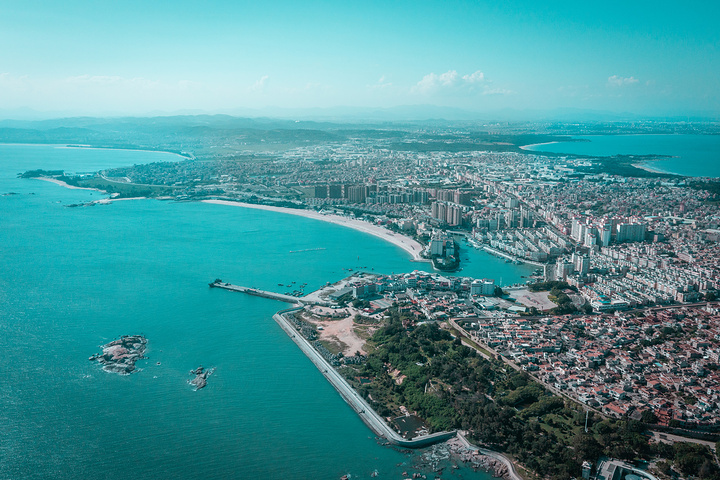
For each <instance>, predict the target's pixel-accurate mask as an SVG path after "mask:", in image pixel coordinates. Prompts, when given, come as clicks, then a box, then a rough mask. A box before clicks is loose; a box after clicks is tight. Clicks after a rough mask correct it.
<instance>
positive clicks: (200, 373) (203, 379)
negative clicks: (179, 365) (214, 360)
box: [188, 366, 215, 391]
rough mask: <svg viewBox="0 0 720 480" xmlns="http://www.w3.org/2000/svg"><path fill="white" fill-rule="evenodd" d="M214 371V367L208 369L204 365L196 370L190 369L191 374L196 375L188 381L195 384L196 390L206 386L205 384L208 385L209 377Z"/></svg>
mask: <svg viewBox="0 0 720 480" xmlns="http://www.w3.org/2000/svg"><path fill="white" fill-rule="evenodd" d="M214 371H215V369H214V368H210V369H207V370H206V369H205V368H203V367H202V366H200V367H198V368H196V369H195V370H190V375H195V378H193V379H191V380H188V383H189V384H190V385H194V386H195V391H198V390H200V389H201V388H205V386H207V379H208V377H209V376H210V375H212V374H213V372H214Z"/></svg>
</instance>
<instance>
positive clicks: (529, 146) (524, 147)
mask: <svg viewBox="0 0 720 480" xmlns="http://www.w3.org/2000/svg"><path fill="white" fill-rule="evenodd" d="M553 143H560V142H543V143H531V144H530V145H522V146H520V147H518V148H519V149H520V150H527V151H528V152H536V151H537V150H532V149H531V147H540V146H542V145H552V144H553Z"/></svg>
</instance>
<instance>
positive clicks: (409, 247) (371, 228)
mask: <svg viewBox="0 0 720 480" xmlns="http://www.w3.org/2000/svg"><path fill="white" fill-rule="evenodd" d="M203 202H204V203H214V204H217V205H231V206H235V207H244V208H254V209H256V210H268V211H271V212H279V213H287V214H289V215H298V216H300V217H305V218H312V219H314V220H320V221H322V222H329V223H334V224H336V225H342V226H344V227H348V228H352V229H355V230H358V231H360V232H365V233H369V234H370V235H374V236H376V237H378V238H381V239H383V240H385V241H386V242H390V243H392V244H393V245H396V246H398V247H400V248H402V249H403V250H405V251H406V252H408V253H409V254H410V255H412V257H413V261H414V262H428V261H429V260H426V259H424V258H422V257H421V256H420V252H421V251H422V245H420V243H418V242H417V241H416V240H414V239H412V238H410V237H407V236H405V235H400V234H398V233H393V232H391V231H390V230H388V229H386V228H384V227H381V226H378V225H373V224H372V223H368V222H366V221H364V220H358V219H354V218H347V217H341V216H340V215H333V214H322V213H318V212H316V211H314V210H303V209H299V208H286V207H273V206H270V205H256V204H252V203H242V202H232V201H229V200H203Z"/></svg>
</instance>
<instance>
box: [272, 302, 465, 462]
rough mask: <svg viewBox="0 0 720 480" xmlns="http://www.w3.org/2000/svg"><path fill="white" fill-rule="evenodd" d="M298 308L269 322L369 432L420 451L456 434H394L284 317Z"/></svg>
mask: <svg viewBox="0 0 720 480" xmlns="http://www.w3.org/2000/svg"><path fill="white" fill-rule="evenodd" d="M301 309H302V307H294V308H288V309H285V310H281V311H279V312H278V313H276V314H275V315H273V319H274V320H275V321H276V322H277V323H278V325H280V328H282V329H283V330H284V331H285V333H287V334H288V336H289V337H290V338H291V339H292V340H293V341H294V342H295V343H296V344H297V346H298V347H300V350H302V351H303V353H305V355H306V356H307V357H308V358H309V359H310V361H311V362H313V364H315V366H316V367H317V368H318V370H320V372H321V373H322V374H323V376H324V377H325V378H326V379H327V380H328V381H329V382H330V384H331V385H332V386H333V387H334V388H335V390H337V391H338V393H339V394H340V396H341V397H342V398H343V399H344V400H345V402H347V404H348V405H350V407H352V409H353V410H355V412H356V413H357V414H358V416H360V419H361V420H362V421H363V422H364V423H365V425H367V426H368V427H369V428H370V430H372V431H373V433H375V435H377V436H378V437H381V438H384V439H385V440H387V441H388V442H389V443H391V444H393V445H398V446H401V447H405V448H421V447H426V446H428V445H432V444H435V443H440V442H444V441H446V440H448V439H450V438H452V437H454V436H455V435H456V432H455V431H452V432H438V433H433V434H432V435H424V436H422V437H417V438H415V439H413V440H407V439H405V438H403V437H401V436H400V435H399V434H398V433H397V432H395V431H394V430H393V429H392V428H390V426H388V424H387V423H385V420H383V418H382V417H380V415H378V414H377V412H375V410H373V408H372V407H371V406H370V405H369V404H368V403H367V402H366V401H365V399H363V398H362V397H361V396H360V395H359V394H358V393H357V392H356V391H355V389H354V388H352V386H350V384H349V383H347V381H346V380H345V379H344V378H343V377H342V376H341V375H340V374H339V373H338V372H337V371H335V369H334V368H333V367H332V365H330V364H329V363H328V362H327V361H326V360H325V359H324V358H323V357H321V356H320V354H319V353H318V352H317V351H316V350H315V348H313V346H312V345H311V344H310V342H308V341H307V340H306V339H305V338H304V337H303V336H302V335H300V333H298V332H297V331H296V330H295V329H294V328H293V326H292V325H291V324H290V322H289V321H288V320H287V319H286V318H285V317H284V315H286V314H288V313H292V312H295V311H298V310H301Z"/></svg>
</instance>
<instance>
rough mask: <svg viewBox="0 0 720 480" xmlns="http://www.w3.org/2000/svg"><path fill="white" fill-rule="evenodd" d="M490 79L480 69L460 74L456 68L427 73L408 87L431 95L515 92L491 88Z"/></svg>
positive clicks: (508, 93)
mask: <svg viewBox="0 0 720 480" xmlns="http://www.w3.org/2000/svg"><path fill="white" fill-rule="evenodd" d="M491 83H492V81H490V80H488V79H487V78H485V74H484V73H483V72H481V71H480V70H477V71H476V72H474V73H470V74H466V75H460V74H458V72H457V71H456V70H448V71H447V72H445V73H441V74H439V75H438V74H436V73H428V74H427V75H425V76H424V77H423V78H422V80H420V81H419V82H418V83H417V84H416V85H414V86H413V87H412V88H411V89H410V93H414V94H423V95H432V94H453V93H456V94H468V93H478V94H481V95H510V94H514V93H515V92H514V91H512V90H508V89H506V88H500V87H495V88H491V85H490V84H491Z"/></svg>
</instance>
